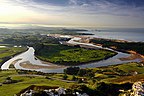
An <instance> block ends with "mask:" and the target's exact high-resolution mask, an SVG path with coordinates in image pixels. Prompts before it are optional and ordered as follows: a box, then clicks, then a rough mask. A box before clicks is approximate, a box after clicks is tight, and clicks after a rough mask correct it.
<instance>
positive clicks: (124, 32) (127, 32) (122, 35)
mask: <svg viewBox="0 0 144 96" xmlns="http://www.w3.org/2000/svg"><path fill="white" fill-rule="evenodd" d="M88 33H93V34H94V35H93V36H92V37H97V38H106V39H119V40H127V41H136V42H144V28H129V29H128V28H119V29H118V28H117V29H116V28H109V29H108V28H107V29H106V28H102V29H97V30H89V31H88Z"/></svg>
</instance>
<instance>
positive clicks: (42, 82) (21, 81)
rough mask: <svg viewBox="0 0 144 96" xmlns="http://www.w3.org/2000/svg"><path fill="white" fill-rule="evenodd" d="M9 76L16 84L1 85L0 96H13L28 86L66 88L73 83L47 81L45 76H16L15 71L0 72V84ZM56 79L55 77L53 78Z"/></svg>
mask: <svg viewBox="0 0 144 96" xmlns="http://www.w3.org/2000/svg"><path fill="white" fill-rule="evenodd" d="M8 76H10V77H11V78H12V79H13V80H17V81H18V82H17V83H13V84H3V85H2V86H0V94H1V96H13V95H14V94H16V93H18V92H20V91H21V90H22V89H24V88H27V87H28V86H30V85H39V86H58V87H59V86H61V87H65V88H68V87H69V86H71V85H72V84H73V83H67V82H64V81H61V80H51V79H50V80H49V79H46V78H45V76H31V75H18V74H17V72H16V71H14V70H13V71H1V72H0V82H4V81H5V79H6V78H7V77H8ZM55 77H57V76H55Z"/></svg>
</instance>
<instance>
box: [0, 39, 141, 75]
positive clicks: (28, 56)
mask: <svg viewBox="0 0 144 96" xmlns="http://www.w3.org/2000/svg"><path fill="white" fill-rule="evenodd" d="M71 43H72V41H71ZM75 43H76V42H75ZM77 43H78V42H77ZM92 46H94V45H92ZM34 51H35V50H34V48H33V47H29V49H28V50H27V51H26V52H23V53H21V54H20V55H17V56H15V57H13V58H11V59H10V60H8V61H6V62H5V63H4V64H3V65H2V66H1V69H2V70H7V69H9V66H10V64H11V63H12V62H14V61H15V60H18V59H19V60H18V61H17V62H16V63H15V65H14V66H15V68H16V69H23V70H35V71H41V72H45V73H62V72H63V69H64V68H58V69H27V68H23V67H21V66H20V65H19V64H20V63H22V62H25V61H29V62H30V63H31V64H34V65H40V66H51V65H47V64H42V62H41V61H40V60H39V59H36V57H35V56H34ZM127 56H130V54H126V53H122V52H118V54H117V55H116V56H114V57H112V58H109V59H107V60H102V61H99V62H93V63H89V64H84V65H79V66H77V67H80V68H94V67H101V66H108V65H115V64H121V63H126V62H133V61H139V59H136V60H129V61H121V60H119V59H118V58H121V57H127Z"/></svg>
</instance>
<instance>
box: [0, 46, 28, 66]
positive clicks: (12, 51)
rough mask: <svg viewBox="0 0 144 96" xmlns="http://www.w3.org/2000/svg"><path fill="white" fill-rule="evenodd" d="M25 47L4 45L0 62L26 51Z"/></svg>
mask: <svg viewBox="0 0 144 96" xmlns="http://www.w3.org/2000/svg"><path fill="white" fill-rule="evenodd" d="M25 50H26V48H24V47H21V48H20V47H4V48H0V63H2V62H4V61H5V60H6V58H7V59H8V58H11V57H12V56H14V55H16V54H19V53H21V52H23V51H25Z"/></svg>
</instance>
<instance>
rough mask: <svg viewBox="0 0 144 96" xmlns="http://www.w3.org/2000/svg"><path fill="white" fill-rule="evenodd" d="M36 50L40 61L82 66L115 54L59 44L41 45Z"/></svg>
mask: <svg viewBox="0 0 144 96" xmlns="http://www.w3.org/2000/svg"><path fill="white" fill-rule="evenodd" d="M40 46H41V47H39V48H37V47H36V48H35V49H36V52H35V54H36V56H37V57H38V58H40V59H41V60H44V61H48V62H52V63H56V64H65V65H75V64H82V63H87V62H92V61H99V60H103V59H107V58H109V57H112V56H114V55H115V54H116V53H115V52H112V51H107V50H100V49H97V50H94V49H84V48H80V47H70V46H65V45H60V44H42V45H40Z"/></svg>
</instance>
